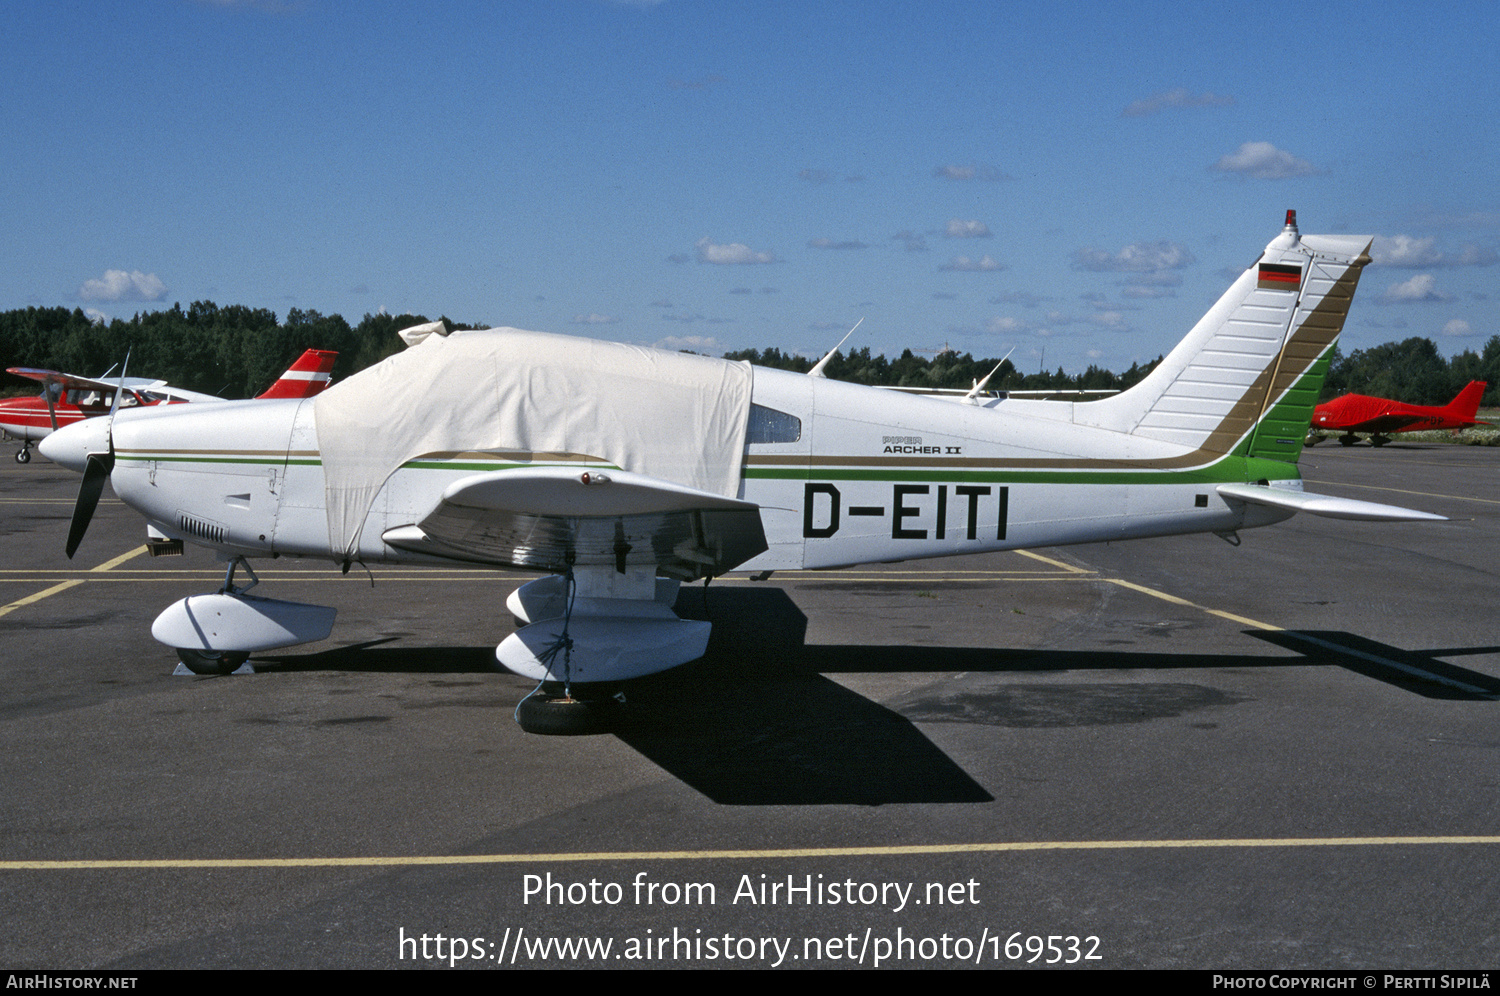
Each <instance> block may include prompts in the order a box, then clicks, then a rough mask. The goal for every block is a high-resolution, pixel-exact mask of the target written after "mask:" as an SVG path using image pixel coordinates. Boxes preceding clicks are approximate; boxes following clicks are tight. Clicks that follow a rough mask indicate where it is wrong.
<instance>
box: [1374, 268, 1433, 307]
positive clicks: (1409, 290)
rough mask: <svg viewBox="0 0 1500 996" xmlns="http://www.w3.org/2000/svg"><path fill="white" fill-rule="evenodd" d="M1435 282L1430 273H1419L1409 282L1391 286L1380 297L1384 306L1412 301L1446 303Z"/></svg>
mask: <svg viewBox="0 0 1500 996" xmlns="http://www.w3.org/2000/svg"><path fill="white" fill-rule="evenodd" d="M1436 285H1437V280H1436V278H1434V277H1433V275H1432V274H1430V273H1419V274H1417V275H1416V276H1414V277H1412V278H1411V279H1410V280H1405V281H1402V282H1401V283H1399V284H1391V286H1390V288H1389V289H1387V290H1386V292H1385V293H1384V294H1383V295H1381V297H1380V300H1381V301H1383V302H1385V303H1386V304H1409V303H1411V302H1413V301H1446V300H1448V297H1447V295H1445V294H1440V293H1438V291H1437V289H1436Z"/></svg>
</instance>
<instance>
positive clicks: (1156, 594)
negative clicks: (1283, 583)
mask: <svg viewBox="0 0 1500 996" xmlns="http://www.w3.org/2000/svg"><path fill="white" fill-rule="evenodd" d="M1101 580H1104V581H1107V582H1109V583H1110V584H1113V585H1118V586H1120V587H1121V588H1129V589H1130V590H1131V591H1138V592H1140V593H1141V594H1143V595H1150V596H1151V597H1152V598H1159V599H1161V600H1162V601H1163V602H1171V603H1172V604H1173V605H1182V606H1185V607H1187V608H1189V609H1197V610H1198V611H1199V612H1207V613H1208V614H1209V615H1211V616H1218V617H1219V618H1220V619H1228V620H1229V621H1230V622H1235V623H1239V624H1240V625H1241V626H1249V627H1250V628H1251V629H1263V630H1266V631H1268V632H1272V633H1285V632H1286V630H1285V629H1283V628H1282V627H1280V626H1272V625H1271V624H1270V623H1264V622H1261V621H1260V620H1258V619H1251V618H1249V617H1248V616H1237V615H1235V614H1234V613H1233V612H1225V611H1224V610H1223V609H1211V608H1209V607H1208V606H1206V605H1199V604H1198V603H1197V602H1190V601H1188V600H1187V599H1185V598H1178V597H1177V596H1176V595H1168V594H1167V593H1166V592H1164V591H1157V590H1156V589H1155V588H1147V587H1146V586H1145V585H1143V584H1134V583H1132V582H1130V581H1125V580H1122V579H1120V578H1102V579H1101ZM1392 663H1394V662H1392Z"/></svg>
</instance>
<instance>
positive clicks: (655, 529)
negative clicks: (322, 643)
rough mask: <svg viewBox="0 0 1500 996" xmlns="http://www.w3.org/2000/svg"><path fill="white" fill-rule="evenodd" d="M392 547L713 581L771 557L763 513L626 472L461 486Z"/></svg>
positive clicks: (524, 472) (392, 533)
mask: <svg viewBox="0 0 1500 996" xmlns="http://www.w3.org/2000/svg"><path fill="white" fill-rule="evenodd" d="M383 538H384V539H385V541H386V542H387V543H389V544H390V545H391V546H394V547H399V548H402V549H408V550H414V551H417V552H421V553H427V554H433V555H436V556H444V557H452V558H453V559H455V560H468V561H475V562H479V563H489V564H509V565H512V566H516V567H531V568H538V569H542V570H548V571H555V572H559V573H560V572H563V571H565V570H567V568H568V567H570V566H578V567H589V566H610V567H613V568H614V569H615V570H616V571H618V572H620V573H624V572H625V570H626V568H627V567H647V566H649V567H653V568H655V569H656V570H657V571H658V572H659V573H660V574H662V575H663V576H665V577H671V578H676V579H678V580H682V581H687V580H692V579H695V578H701V577H713V576H717V575H719V574H723V573H724V572H725V571H729V570H733V569H734V568H735V567H737V566H739V565H740V564H742V563H744V562H745V561H747V560H749V559H750V558H751V557H754V556H756V555H757V554H759V553H761V552H762V551H764V550H765V549H766V534H765V530H764V529H763V527H762V525H761V521H760V507H759V506H758V505H756V504H754V503H753V502H747V501H740V500H739V499H736V498H727V497H725V496H724V495H718V494H713V493H712V492H708V491H699V490H697V489H695V488H690V487H686V486H684V485H680V484H673V483H672V482H670V481H663V480H659V479H656V478H652V477H646V476H645V475H642V474H632V473H629V472H627V471H623V470H607V471H587V472H582V473H580V472H579V471H578V470H577V469H575V468H569V467H525V468H516V469H512V470H499V471H494V472H493V473H488V474H475V475H474V476H472V477H465V478H463V479H462V480H458V481H455V482H453V484H451V485H449V486H448V488H447V490H445V491H444V492H443V495H442V497H441V498H440V499H439V500H438V503H437V505H436V506H435V507H434V508H433V509H432V510H431V511H430V512H428V513H427V515H426V516H425V517H423V518H422V520H421V521H420V522H419V523H417V524H415V525H414V526H402V527H398V528H396V529H391V530H387V531H386V533H385V534H384V537H383Z"/></svg>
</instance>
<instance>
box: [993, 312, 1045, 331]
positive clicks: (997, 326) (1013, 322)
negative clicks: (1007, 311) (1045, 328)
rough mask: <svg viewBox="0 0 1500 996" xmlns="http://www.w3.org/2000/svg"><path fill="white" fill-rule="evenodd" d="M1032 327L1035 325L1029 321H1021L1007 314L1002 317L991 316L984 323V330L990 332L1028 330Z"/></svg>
mask: <svg viewBox="0 0 1500 996" xmlns="http://www.w3.org/2000/svg"><path fill="white" fill-rule="evenodd" d="M1034 327H1035V326H1033V325H1032V324H1031V323H1030V322H1025V321H1022V320H1021V319H1019V318H1011V317H1009V316H1008V315H1007V316H1004V317H996V318H991V319H990V320H989V321H987V322H985V323H984V330H985V331H986V332H989V333H991V334H999V333H1005V332H1029V331H1031V329H1033V328H1034Z"/></svg>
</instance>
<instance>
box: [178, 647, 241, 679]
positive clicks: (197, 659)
mask: <svg viewBox="0 0 1500 996" xmlns="http://www.w3.org/2000/svg"><path fill="white" fill-rule="evenodd" d="M177 659H178V660H180V661H182V664H183V666H184V667H186V668H187V669H188V670H189V671H191V672H193V673H194V674H233V673H234V672H235V671H236V670H238V669H239V666H240V665H241V664H243V663H245V662H246V661H247V660H249V659H250V655H249V654H246V653H236V652H233V651H229V650H189V649H187V648H186V647H178V648H177Z"/></svg>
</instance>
